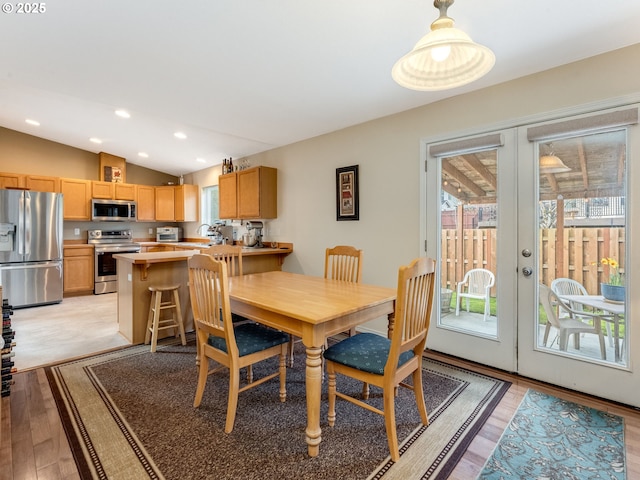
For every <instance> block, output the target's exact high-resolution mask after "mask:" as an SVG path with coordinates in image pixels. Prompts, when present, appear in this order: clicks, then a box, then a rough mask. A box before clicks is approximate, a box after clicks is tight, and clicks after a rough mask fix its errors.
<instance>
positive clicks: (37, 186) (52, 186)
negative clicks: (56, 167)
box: [25, 175, 60, 193]
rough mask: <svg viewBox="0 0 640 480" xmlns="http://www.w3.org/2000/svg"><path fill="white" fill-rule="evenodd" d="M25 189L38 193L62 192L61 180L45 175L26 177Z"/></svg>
mask: <svg viewBox="0 0 640 480" xmlns="http://www.w3.org/2000/svg"><path fill="white" fill-rule="evenodd" d="M25 187H27V188H28V189H29V190H34V191H36V192H53V193H58V192H60V178H58V177H48V176H43V175H26V176H25Z"/></svg>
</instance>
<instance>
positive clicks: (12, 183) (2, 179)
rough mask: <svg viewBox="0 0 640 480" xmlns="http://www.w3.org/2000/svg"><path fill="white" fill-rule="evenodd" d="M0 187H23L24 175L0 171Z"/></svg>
mask: <svg viewBox="0 0 640 480" xmlns="http://www.w3.org/2000/svg"><path fill="white" fill-rule="evenodd" d="M0 188H24V175H21V174H19V173H4V172H2V173H0Z"/></svg>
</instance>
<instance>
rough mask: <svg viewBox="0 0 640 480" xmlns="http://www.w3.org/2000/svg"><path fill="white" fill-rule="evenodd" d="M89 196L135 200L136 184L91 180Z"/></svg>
mask: <svg viewBox="0 0 640 480" xmlns="http://www.w3.org/2000/svg"><path fill="white" fill-rule="evenodd" d="M91 198H105V199H107V200H131V201H135V200H136V185H135V184H132V183H115V182H99V181H93V182H91Z"/></svg>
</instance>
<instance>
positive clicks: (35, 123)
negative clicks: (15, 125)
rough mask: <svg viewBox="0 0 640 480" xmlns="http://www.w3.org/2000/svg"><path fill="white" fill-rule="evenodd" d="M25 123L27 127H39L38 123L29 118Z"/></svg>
mask: <svg viewBox="0 0 640 480" xmlns="http://www.w3.org/2000/svg"><path fill="white" fill-rule="evenodd" d="M25 122H27V123H28V124H29V125H33V126H34V127H39V126H40V122H38V121H37V120H31V119H30V118H27V119H26V120H25Z"/></svg>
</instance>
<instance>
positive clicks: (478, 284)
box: [456, 268, 496, 322]
mask: <svg viewBox="0 0 640 480" xmlns="http://www.w3.org/2000/svg"><path fill="white" fill-rule="evenodd" d="M495 283H496V277H495V275H494V274H493V272H492V271H491V270H487V269H485V268H473V269H471V270H469V271H468V272H467V273H465V275H464V278H463V279H462V281H461V282H458V285H457V287H456V316H458V315H460V303H461V302H462V299H463V298H464V299H465V301H466V305H467V312H468V311H469V299H470V298H475V299H477V300H484V321H485V322H486V321H487V320H488V319H489V315H490V313H491V287H493V286H494V285H495ZM465 287H466V289H465Z"/></svg>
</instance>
